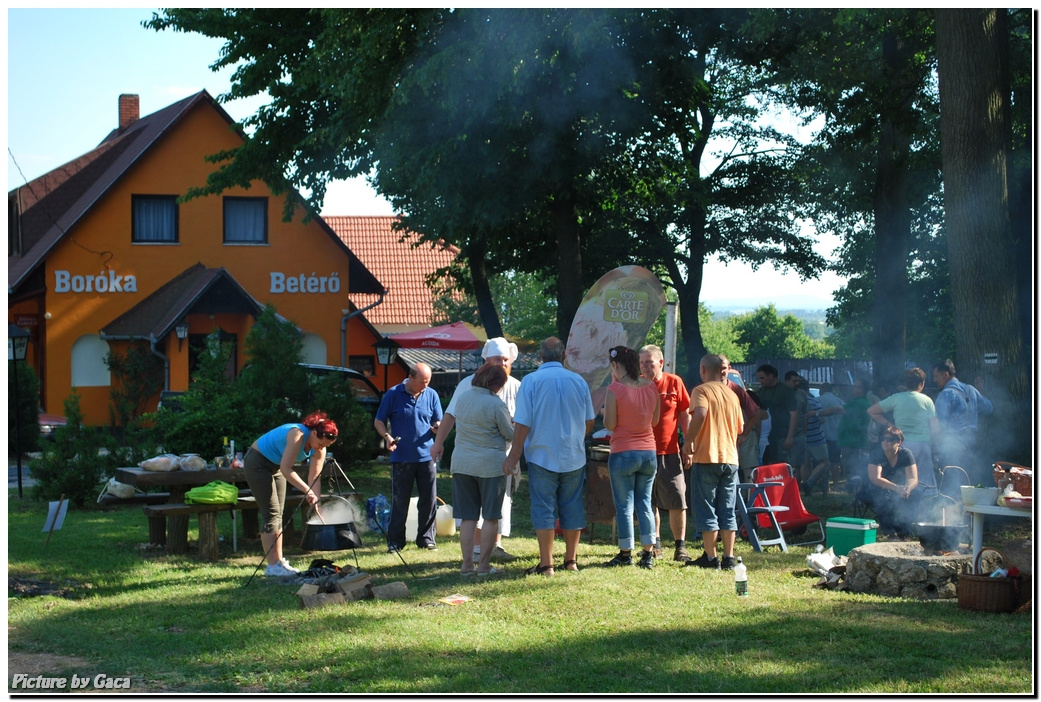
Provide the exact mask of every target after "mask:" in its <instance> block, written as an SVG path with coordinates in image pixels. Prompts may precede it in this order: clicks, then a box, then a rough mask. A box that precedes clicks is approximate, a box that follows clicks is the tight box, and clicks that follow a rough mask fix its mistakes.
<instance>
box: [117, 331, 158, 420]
mask: <svg viewBox="0 0 1041 702" xmlns="http://www.w3.org/2000/svg"><path fill="white" fill-rule="evenodd" d="M105 365H106V366H108V369H109V371H110V372H111V373H112V375H113V376H114V378H115V381H116V382H114V383H112V389H111V390H110V397H111V404H110V405H109V413H110V415H111V422H112V426H116V427H126V426H127V425H128V424H130V422H131V421H132V420H134V419H136V418H138V417H140V416H141V415H142V414H144V412H145V406H146V403H147V402H148V401H149V400H152V399H153V398H155V396H156V395H158V394H159V393H160V392H161V391H162V389H163V362H162V361H161V360H159V357H158V356H156V355H155V354H154V353H152V352H151V351H150V350H149V349H148V347H147V346H146V345H145V344H144V343H132V344H130V345H129V346H128V347H127V350H126V353H125V354H119V353H115V352H109V353H108V354H107V355H106V356H105Z"/></svg>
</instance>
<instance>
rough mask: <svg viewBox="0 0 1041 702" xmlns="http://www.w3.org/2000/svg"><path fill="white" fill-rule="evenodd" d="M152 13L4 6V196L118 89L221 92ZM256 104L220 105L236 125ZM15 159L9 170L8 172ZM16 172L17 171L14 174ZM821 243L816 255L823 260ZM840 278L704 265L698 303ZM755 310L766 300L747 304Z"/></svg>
mask: <svg viewBox="0 0 1041 702" xmlns="http://www.w3.org/2000/svg"><path fill="white" fill-rule="evenodd" d="M154 11H155V10H152V9H143V8H129V9H9V10H8V11H7V15H6V22H7V36H8V54H7V61H8V65H7V76H8V86H7V90H8V111H7V144H8V149H9V153H8V156H7V165H8V168H7V179H8V186H7V187H8V190H11V189H13V188H15V187H18V186H19V185H21V184H22V183H23V182H24V180H23V177H22V174H24V177H25V179H28V180H32V179H33V178H36V177H37V176H40V175H42V174H44V173H46V172H48V171H50V170H52V169H54V168H56V167H58V166H60V165H62V164H64V163H67V162H68V161H71V160H72V159H74V158H76V157H77V156H79V155H81V154H84V153H86V152H88V151H90V150H91V149H93V148H94V147H95V146H97V144H98V143H99V142H100V141H101V140H102V139H103V138H104V137H105V135H106V134H108V132H109V131H111V130H112V129H113V128H115V126H116V119H117V106H118V99H119V95H120V94H121V93H133V94H136V95H139V96H140V99H141V114H142V115H147V114H151V113H152V112H155V111H156V110H159V109H161V108H163V107H165V106H166V105H169V104H170V103H172V102H175V101H177V100H180V99H181V98H184V97H187V96H188V95H192V94H194V93H196V92H198V91H199V90H202V89H205V90H208V91H209V92H210V94H212V95H213V96H214V97H216V96H218V95H220V94H221V93H223V92H225V91H227V89H228V87H229V81H230V77H231V70H230V69H225V70H223V71H221V72H220V73H214V72H213V71H211V70H210V69H209V65H210V64H211V63H213V62H214V61H215V60H216V59H217V56H218V52H219V50H220V47H221V44H222V42H221V41H220V40H216V39H208V38H206V37H203V36H201V35H196V34H185V33H181V32H170V31H164V32H156V31H153V30H150V29H145V28H144V27H142V26H141V23H142V22H143V21H145V20H148V19H150V18H151V16H152V13H153V12H154ZM258 106H259V102H257V101H252V102H251V101H238V102H233V103H228V104H225V105H224V107H225V109H226V110H227V111H228V113H229V114H230V115H231V116H232V117H233V118H235V119H242V118H244V117H245V116H247V115H248V114H251V113H252V112H253V111H254V110H255V109H256V108H257V107H258ZM16 163H17V167H16ZM19 167H20V169H21V173H19ZM323 214H327V215H389V214H393V211H392V210H391V208H390V206H389V204H388V203H387V202H386V201H385V200H383V199H382V198H380V197H379V196H378V195H376V194H375V193H374V192H372V191H371V189H369V188H368V187H367V186H366V185H365V184H364V183H363V182H360V181H355V182H349V183H338V184H333V185H332V186H331V187H330V189H329V193H328V195H327V197H326V202H325V207H324V209H323ZM834 246H835V244H834V242H832V241H829V242H828V243H827V244H822V245H821V246H819V247H818V251H819V252H820V253H821V254H823V255H825V256H828V257H830V256H831V254H832V249H833V248H834ZM841 282H842V281H841V280H840V279H839V278H838V277H837V276H835V275H833V274H825V275H824V276H822V280H821V281H809V282H807V283H802V282H801V281H799V279H798V276H796V275H794V274H787V275H786V274H781V273H779V272H776V271H774V270H773V268H772V267H770V266H764V267H761V268H760V269H759V270H758V271H757V272H752V271H751V269H750V268H749V267H748V266H745V265H743V264H730V265H729V266H724V265H723V264H721V263H719V262H717V261H710V262H709V263H708V264H706V271H705V283H704V287H703V290H702V299H703V300H704V301H706V302H707V303H709V306H710V307H711V306H712V302H713V301H719V302H722V301H731V300H735V299H743V298H753V297H755V296H754V295H752V294H751V293H750V291H749V288H752V289H754V290H769V291H771V297H772V298H774V299H776V300H777V301H778V303H779V304H778V306H779V307H783V306H784V305H782V304H781V299H782V298H781V296H787V295H806V296H810V297H812V298H816V299H818V300H819V301H820V303H821V304H820V305H819V306H821V307H825V306H827V305H828V304H829V303H830V302H831V292H832V291H833V290H834V289H836V288H837V287H838V286H839V285H840V284H841ZM755 300H756V304H765V303H766V302H769V300H765V299H763V298H762V297H758V298H755Z"/></svg>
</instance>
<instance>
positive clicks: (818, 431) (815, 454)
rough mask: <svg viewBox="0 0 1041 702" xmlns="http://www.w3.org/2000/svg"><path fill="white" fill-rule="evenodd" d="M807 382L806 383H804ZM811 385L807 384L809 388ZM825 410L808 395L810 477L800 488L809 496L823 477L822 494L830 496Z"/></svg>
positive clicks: (807, 427)
mask: <svg viewBox="0 0 1041 702" xmlns="http://www.w3.org/2000/svg"><path fill="white" fill-rule="evenodd" d="M804 382H805V381H804ZM808 386H809V384H808V383H807V387H808ZM822 409H823V407H822V406H821V403H820V400H818V399H817V398H816V397H814V396H813V395H810V394H809V393H807V400H806V458H807V461H808V462H809V464H810V466H811V469H810V477H808V478H807V479H806V482H805V483H803V484H802V485H801V486H800V487H801V489H802V491H803V492H804V493H805V494H807V495H809V494H810V490H811V489H812V488H813V486H814V485H816V484H817V482H818V481H819V480H820V479H821V477H822V476H823V478H824V484H823V485H822V486H821V492H822V494H825V495H827V494H828V489H829V486H828V482H829V477H830V474H829V470H828V469H829V468H830V467H831V464H830V462H829V460H828V441H827V439H826V438H825V436H824V427H822V426H821V421H820V412H821V410H822Z"/></svg>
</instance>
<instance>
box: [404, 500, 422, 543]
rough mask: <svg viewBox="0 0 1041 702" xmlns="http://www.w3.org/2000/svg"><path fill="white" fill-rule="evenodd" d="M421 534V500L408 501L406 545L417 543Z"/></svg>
mask: <svg viewBox="0 0 1041 702" xmlns="http://www.w3.org/2000/svg"><path fill="white" fill-rule="evenodd" d="M418 533H419V498H418V497H413V498H412V499H411V500H409V501H408V513H407V514H406V515H405V543H409V544H411V543H415V541H416V534H418Z"/></svg>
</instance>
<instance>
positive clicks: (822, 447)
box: [806, 444, 828, 465]
mask: <svg viewBox="0 0 1041 702" xmlns="http://www.w3.org/2000/svg"><path fill="white" fill-rule="evenodd" d="M806 453H808V454H809V455H810V460H811V461H813V465H817V464H818V463H820V462H821V461H827V460H828V445H827V444H806Z"/></svg>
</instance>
